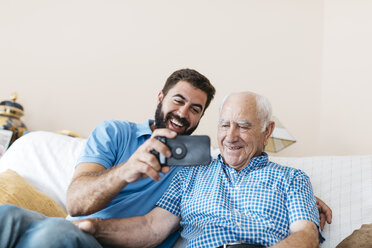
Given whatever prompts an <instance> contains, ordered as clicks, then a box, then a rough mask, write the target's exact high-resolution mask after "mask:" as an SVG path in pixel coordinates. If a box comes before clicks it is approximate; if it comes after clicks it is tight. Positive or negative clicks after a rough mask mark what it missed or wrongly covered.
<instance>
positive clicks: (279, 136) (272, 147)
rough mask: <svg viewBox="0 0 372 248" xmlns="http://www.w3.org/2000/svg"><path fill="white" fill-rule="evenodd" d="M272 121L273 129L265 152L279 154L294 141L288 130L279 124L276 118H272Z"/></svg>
mask: <svg viewBox="0 0 372 248" xmlns="http://www.w3.org/2000/svg"><path fill="white" fill-rule="evenodd" d="M272 119H273V121H275V128H274V131H273V133H272V134H271V136H270V138H269V142H268V144H267V146H266V147H265V151H267V152H279V151H281V150H283V149H284V148H286V147H287V146H290V145H292V144H293V143H295V142H296V140H295V139H294V138H293V137H292V135H290V134H289V132H288V130H287V129H286V128H285V127H284V126H283V125H282V124H281V123H280V122H279V120H278V118H276V117H275V116H273V118H272Z"/></svg>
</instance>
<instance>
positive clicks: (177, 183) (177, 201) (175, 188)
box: [156, 168, 187, 217]
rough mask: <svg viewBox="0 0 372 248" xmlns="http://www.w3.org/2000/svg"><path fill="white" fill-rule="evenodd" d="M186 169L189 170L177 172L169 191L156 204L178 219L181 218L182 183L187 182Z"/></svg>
mask: <svg viewBox="0 0 372 248" xmlns="http://www.w3.org/2000/svg"><path fill="white" fill-rule="evenodd" d="M186 169H187V168H183V169H182V170H180V171H179V172H177V174H176V175H175V176H174V177H173V179H172V182H171V184H170V185H169V187H168V189H167V191H166V192H165V193H164V194H163V196H162V197H161V198H160V200H159V201H158V202H157V203H156V205H157V206H158V207H161V208H163V209H165V210H167V211H169V212H171V213H172V214H174V215H177V216H178V217H181V200H182V182H184V181H185V173H186Z"/></svg>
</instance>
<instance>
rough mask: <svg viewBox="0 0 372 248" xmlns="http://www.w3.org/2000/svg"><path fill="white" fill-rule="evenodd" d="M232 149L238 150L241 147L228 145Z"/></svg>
mask: <svg viewBox="0 0 372 248" xmlns="http://www.w3.org/2000/svg"><path fill="white" fill-rule="evenodd" d="M228 148H229V149H230V150H238V149H240V146H234V147H228Z"/></svg>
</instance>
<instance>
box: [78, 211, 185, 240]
mask: <svg viewBox="0 0 372 248" xmlns="http://www.w3.org/2000/svg"><path fill="white" fill-rule="evenodd" d="M179 222H180V218H179V217H177V216H176V215H173V214H172V213H170V212H168V211H166V210H164V209H162V208H159V207H156V208H154V209H153V210H152V211H151V212H150V213H148V214H146V215H145V216H138V217H131V218H121V219H105V220H102V219H87V220H79V221H74V224H75V225H77V226H78V227H79V228H80V229H81V230H83V231H85V232H88V233H90V234H92V235H93V236H94V237H95V238H96V239H97V240H98V241H99V242H100V243H101V244H103V245H109V246H118V247H154V246H156V245H158V244H160V243H161V242H162V241H163V240H164V239H165V238H166V237H168V236H169V235H170V234H171V233H173V232H174V231H176V230H177V228H178V227H179Z"/></svg>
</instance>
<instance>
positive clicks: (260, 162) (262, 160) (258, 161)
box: [217, 152, 269, 173]
mask: <svg viewBox="0 0 372 248" xmlns="http://www.w3.org/2000/svg"><path fill="white" fill-rule="evenodd" d="M217 159H218V160H219V161H220V162H221V163H222V164H223V165H225V164H224V162H223V159H222V156H221V153H220V154H218V156H217ZM268 162H269V156H268V155H267V153H266V152H262V154H261V155H260V156H257V157H254V158H252V159H251V161H249V164H248V165H247V166H246V167H244V169H242V170H241V171H240V172H243V173H244V172H249V171H252V170H258V169H261V168H263V167H265V166H267V164H268ZM225 166H226V167H229V166H228V165H225Z"/></svg>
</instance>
